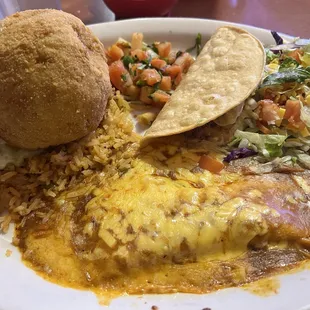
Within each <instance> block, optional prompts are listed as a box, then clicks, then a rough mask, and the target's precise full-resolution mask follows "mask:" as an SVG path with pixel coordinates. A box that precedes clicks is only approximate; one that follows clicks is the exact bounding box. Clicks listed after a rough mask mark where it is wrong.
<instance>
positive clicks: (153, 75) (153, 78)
mask: <svg viewBox="0 0 310 310" xmlns="http://www.w3.org/2000/svg"><path fill="white" fill-rule="evenodd" d="M140 78H141V80H143V81H146V83H147V85H149V86H153V85H154V84H156V83H158V82H160V80H161V76H160V74H159V73H158V72H157V71H156V70H155V69H145V70H143V72H142V73H141V75H140Z"/></svg>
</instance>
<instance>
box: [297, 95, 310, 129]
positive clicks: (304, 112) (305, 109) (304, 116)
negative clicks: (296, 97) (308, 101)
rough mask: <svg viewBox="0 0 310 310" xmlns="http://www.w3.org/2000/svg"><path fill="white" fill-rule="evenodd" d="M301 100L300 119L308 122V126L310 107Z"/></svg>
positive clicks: (308, 124)
mask: <svg viewBox="0 0 310 310" xmlns="http://www.w3.org/2000/svg"><path fill="white" fill-rule="evenodd" d="M299 102H300V106H301V108H300V119H301V120H302V121H303V122H304V123H305V124H306V126H307V127H310V107H309V106H307V105H303V104H302V102H301V101H299Z"/></svg>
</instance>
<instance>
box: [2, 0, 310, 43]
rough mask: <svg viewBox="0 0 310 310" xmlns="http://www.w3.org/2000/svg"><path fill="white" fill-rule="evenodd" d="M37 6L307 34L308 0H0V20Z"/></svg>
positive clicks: (101, 18)
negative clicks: (213, 21)
mask: <svg viewBox="0 0 310 310" xmlns="http://www.w3.org/2000/svg"><path fill="white" fill-rule="evenodd" d="M37 8H57V9H62V10H64V11H66V12H69V13H72V14H74V15H76V16H77V17H79V18H80V19H82V20H83V22H84V23H85V24H93V23H100V22H108V21H113V20H115V19H117V20H118V19H125V18H134V17H147V16H172V17H199V18H209V19H218V20H225V21H232V22H238V23H244V24H249V25H253V26H257V27H263V28H267V29H272V30H276V31H280V32H284V33H287V34H291V35H294V36H300V37H307V38H308V37H310V32H309V29H310V19H309V13H308V12H309V11H310V0H294V1H293V0H105V3H104V2H103V1H102V0H0V19H1V18H3V17H5V16H6V15H10V14H12V13H14V12H16V11H19V10H25V9H37Z"/></svg>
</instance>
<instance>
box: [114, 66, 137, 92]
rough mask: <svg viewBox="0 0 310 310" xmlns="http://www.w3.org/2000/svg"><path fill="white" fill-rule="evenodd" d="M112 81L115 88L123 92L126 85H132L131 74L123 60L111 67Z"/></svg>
mask: <svg viewBox="0 0 310 310" xmlns="http://www.w3.org/2000/svg"><path fill="white" fill-rule="evenodd" d="M109 74H110V80H111V82H112V84H113V85H114V87H115V88H117V89H119V90H120V91H123V89H124V86H125V85H128V86H129V85H130V84H132V80H131V77H130V75H129V72H128V71H127V70H126V68H125V67H124V64H123V62H122V61H121V60H117V61H114V62H113V63H111V65H110V66H109Z"/></svg>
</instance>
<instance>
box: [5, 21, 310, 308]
mask: <svg viewBox="0 0 310 310" xmlns="http://www.w3.org/2000/svg"><path fill="white" fill-rule="evenodd" d="M228 24H230V25H231V23H227V22H220V21H211V20H202V19H183V18H175V19H173V18H165V19H139V20H127V21H120V22H111V23H105V24H97V25H93V26H90V28H91V29H92V30H93V31H94V32H95V34H96V35H97V36H98V37H99V38H100V39H101V40H102V41H103V42H104V44H105V45H109V44H111V43H113V42H114V41H115V40H116V39H117V38H118V37H119V36H121V37H124V38H130V35H131V33H132V32H137V31H141V32H143V33H144V34H145V37H146V41H149V42H152V41H154V40H168V41H171V42H172V43H173V46H174V47H175V48H178V49H184V48H187V47H189V46H191V45H192V44H193V41H194V39H195V36H196V35H197V33H198V32H200V33H201V34H202V36H203V39H204V41H206V40H207V38H208V37H209V36H210V35H211V34H212V33H213V32H214V31H215V29H216V28H217V27H219V26H222V25H228ZM238 26H240V27H242V28H244V29H247V30H248V31H250V32H251V33H253V34H254V35H256V36H257V37H258V38H259V39H260V40H261V41H262V42H263V43H264V44H266V45H269V44H274V41H273V39H272V36H271V35H270V32H269V31H267V30H264V29H259V28H254V27H250V26H244V25H238ZM284 37H285V38H286V39H288V40H289V39H290V37H289V36H284ZM7 249H10V250H12V251H13V255H12V256H11V257H6V256H5V252H6V250H7ZM278 279H279V281H280V284H281V285H280V289H279V293H278V294H276V295H273V296H270V297H259V296H257V295H253V294H251V293H249V292H246V291H245V290H243V289H241V288H234V289H225V290H221V291H218V292H215V293H212V294H208V295H186V294H175V295H147V296H142V297H141V296H139V297H136V296H128V297H120V298H117V299H115V300H113V301H112V302H111V304H110V307H109V310H120V309H122V310H132V309H136V310H140V309H141V310H142V309H143V310H150V309H151V307H152V306H153V305H156V306H158V308H159V310H173V309H178V310H180V309H182V310H183V309H184V310H202V309H203V308H207V307H208V308H211V309H212V310H228V309H229V310H245V309H251V310H261V309H264V310H299V309H300V310H301V309H303V310H306V309H308V310H309V309H310V295H309V287H310V272H309V271H306V270H305V271H302V272H296V273H295V274H290V275H284V276H279V277H278ZM307 305H308V306H307ZM71 309H74V310H85V309H87V310H95V309H98V310H99V309H100V310H102V309H103V306H100V305H99V303H98V300H97V298H96V296H95V295H94V294H92V293H91V292H86V291H78V290H73V289H69V288H63V287H60V286H57V285H55V284H52V283H49V282H47V281H45V280H43V279H42V278H40V277H39V276H37V275H36V274H35V273H34V272H33V271H32V270H30V269H28V268H26V267H25V266H24V265H23V264H22V263H21V261H20V256H19V253H18V251H17V250H16V249H15V248H14V247H12V246H11V245H10V238H9V236H8V235H6V236H0V310H71Z"/></svg>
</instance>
